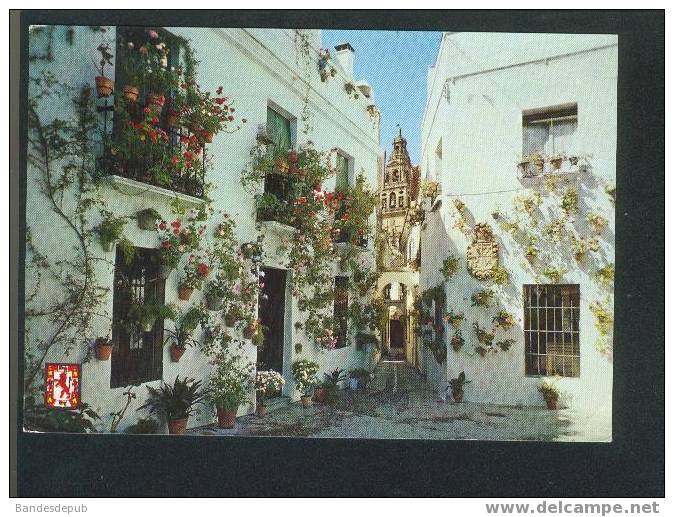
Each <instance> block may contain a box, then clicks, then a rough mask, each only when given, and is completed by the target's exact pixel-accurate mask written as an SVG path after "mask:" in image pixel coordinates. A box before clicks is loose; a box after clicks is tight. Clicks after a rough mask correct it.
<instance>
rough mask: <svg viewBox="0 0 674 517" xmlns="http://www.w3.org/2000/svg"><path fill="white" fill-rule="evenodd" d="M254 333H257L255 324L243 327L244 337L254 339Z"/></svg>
mask: <svg viewBox="0 0 674 517" xmlns="http://www.w3.org/2000/svg"><path fill="white" fill-rule="evenodd" d="M254 334H255V326H254V325H246V328H244V329H243V338H244V339H252V338H253V335H254Z"/></svg>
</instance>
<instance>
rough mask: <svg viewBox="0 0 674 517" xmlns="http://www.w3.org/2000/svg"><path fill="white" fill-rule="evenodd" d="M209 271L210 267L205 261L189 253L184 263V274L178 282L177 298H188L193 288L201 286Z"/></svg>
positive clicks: (185, 299)
mask: <svg viewBox="0 0 674 517" xmlns="http://www.w3.org/2000/svg"><path fill="white" fill-rule="evenodd" d="M209 272H210V267H209V265H208V264H207V263H206V262H204V261H203V260H201V259H200V258H198V257H196V256H195V255H190V258H189V260H188V261H187V263H186V264H185V276H184V277H183V278H182V279H181V281H180V283H179V284H178V298H179V299H181V300H184V301H187V300H189V299H190V297H191V296H192V293H193V292H194V290H195V289H200V288H201V286H202V284H203V283H204V280H205V279H206V277H207V276H208V273H209Z"/></svg>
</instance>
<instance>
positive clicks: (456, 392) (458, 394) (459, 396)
mask: <svg viewBox="0 0 674 517" xmlns="http://www.w3.org/2000/svg"><path fill="white" fill-rule="evenodd" d="M452 397H453V398H454V402H461V401H462V400H463V390H462V389H456V388H455V389H453V390H452Z"/></svg>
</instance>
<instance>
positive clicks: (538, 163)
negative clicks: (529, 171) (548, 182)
mask: <svg viewBox="0 0 674 517" xmlns="http://www.w3.org/2000/svg"><path fill="white" fill-rule="evenodd" d="M534 165H535V166H536V172H538V173H539V174H540V173H542V172H543V169H544V168H545V161H544V160H535V161H534Z"/></svg>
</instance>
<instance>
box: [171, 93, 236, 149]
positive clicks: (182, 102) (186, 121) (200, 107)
mask: <svg viewBox="0 0 674 517" xmlns="http://www.w3.org/2000/svg"><path fill="white" fill-rule="evenodd" d="M222 92H223V87H222V86H218V88H217V90H216V94H215V96H211V93H210V92H204V91H202V90H201V88H200V87H199V85H198V84H197V83H196V82H195V81H186V82H183V83H181V84H180V87H179V89H178V91H177V94H176V101H175V102H176V106H177V108H178V110H179V113H180V120H181V125H183V126H185V127H187V128H189V129H190V130H191V131H192V132H193V133H194V134H195V135H197V136H198V137H199V138H201V139H202V140H203V139H205V138H206V137H207V136H208V135H209V134H210V135H215V134H217V133H219V132H220V131H223V130H226V129H227V127H228V125H229V124H231V123H232V122H233V121H234V112H235V111H236V109H235V108H234V107H233V106H232V105H231V100H230V99H229V98H228V97H226V96H223V95H222Z"/></svg>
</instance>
